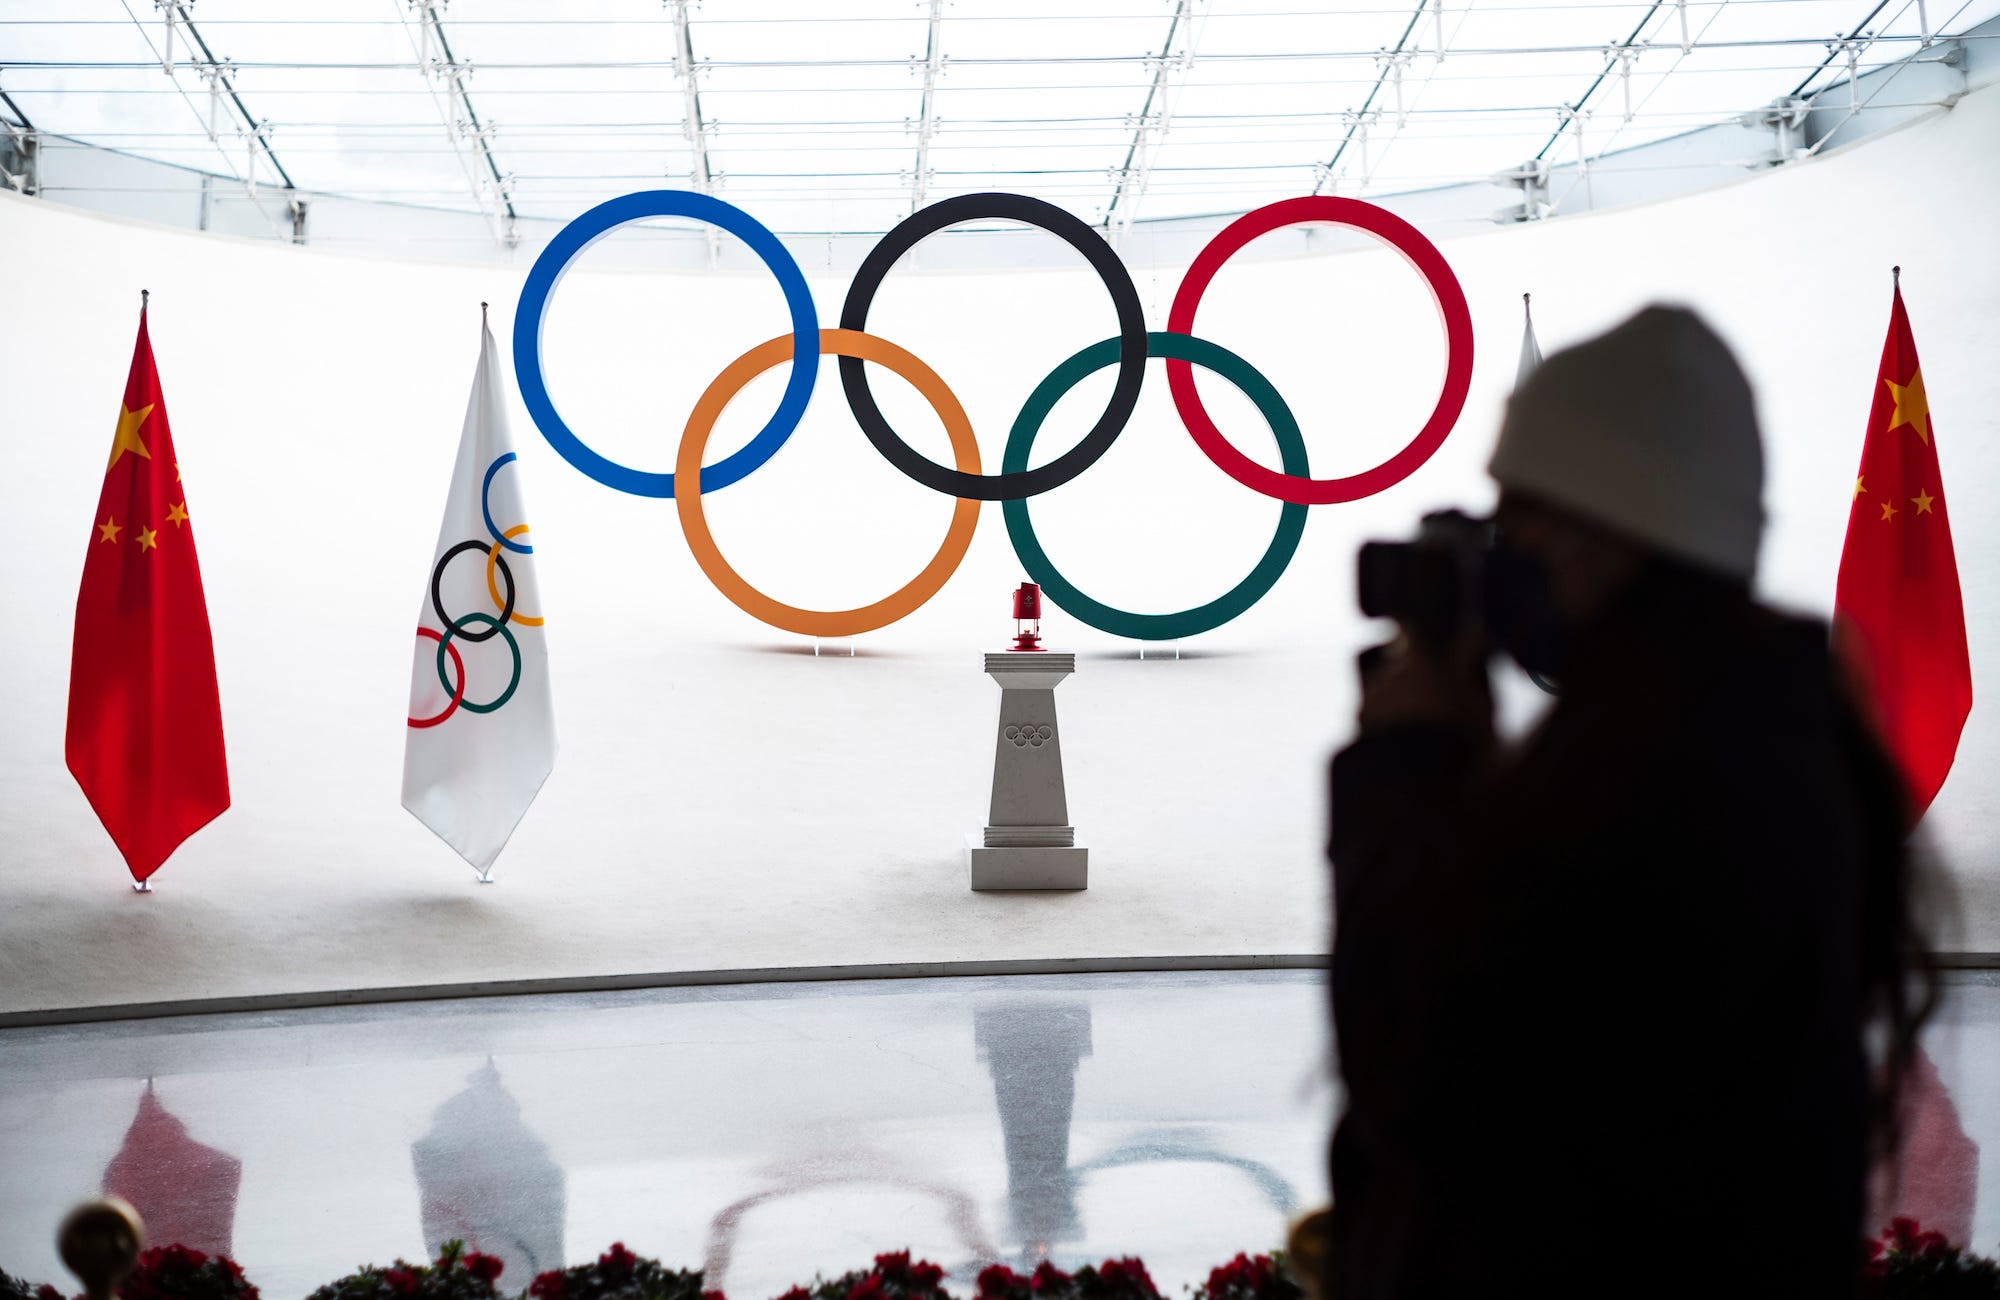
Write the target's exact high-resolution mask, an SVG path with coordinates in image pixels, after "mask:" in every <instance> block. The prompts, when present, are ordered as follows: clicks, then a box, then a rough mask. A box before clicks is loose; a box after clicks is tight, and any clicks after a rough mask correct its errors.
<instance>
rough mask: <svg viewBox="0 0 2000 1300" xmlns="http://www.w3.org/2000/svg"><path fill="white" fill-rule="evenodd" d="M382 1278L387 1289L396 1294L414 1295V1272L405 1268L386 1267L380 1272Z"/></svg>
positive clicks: (415, 1282)
mask: <svg viewBox="0 0 2000 1300" xmlns="http://www.w3.org/2000/svg"><path fill="white" fill-rule="evenodd" d="M382 1280H383V1281H384V1282H387V1283H388V1284H389V1289H390V1290H391V1291H394V1292H395V1293H396V1294H397V1295H415V1294H416V1292H417V1277H416V1274H414V1273H412V1272H410V1270H408V1269H406V1268H392V1269H388V1270H386V1271H385V1272H384V1273H383V1274H382Z"/></svg>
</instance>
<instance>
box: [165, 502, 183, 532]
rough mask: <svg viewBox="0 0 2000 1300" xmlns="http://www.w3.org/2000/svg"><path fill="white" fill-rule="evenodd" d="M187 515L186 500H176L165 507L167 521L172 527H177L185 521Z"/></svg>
mask: <svg viewBox="0 0 2000 1300" xmlns="http://www.w3.org/2000/svg"><path fill="white" fill-rule="evenodd" d="M187 517H188V512H187V502H185V501H176V502H175V503H174V504H173V505H170V506H168V507H167V522H168V523H170V524H172V525H173V526H174V527H176V528H179V527H180V526H181V525H182V524H183V523H185V522H187Z"/></svg>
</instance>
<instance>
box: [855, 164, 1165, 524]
mask: <svg viewBox="0 0 2000 1300" xmlns="http://www.w3.org/2000/svg"><path fill="white" fill-rule="evenodd" d="M981 217H1003V218H1005V219H1007V220H1009V221H1019V222H1021V223H1023V224H1025V225H1030V226H1039V227H1040V228H1041V229H1043V230H1046V231H1048V232H1049V233H1050V234H1052V235H1054V236H1055V237H1056V238H1058V239H1060V240H1062V241H1063V242H1064V243H1066V244H1068V245H1069V246H1070V247H1071V248H1074V249H1075V250H1076V251H1077V252H1079V253H1081V254H1083V258H1084V260H1085V261H1087V262H1089V263H1090V269H1091V270H1093V271H1095V272H1097V278H1098V279H1100V280H1102V281H1103V282H1104V288H1105V291H1106V292H1107V293H1109V294H1110V295H1111V305H1112V306H1113V307H1114V308H1116V309H1117V312H1118V340H1117V342H1118V379H1117V382H1116V384H1115V385H1114V386H1113V387H1112V389H1111V400H1110V401H1108V402H1106V403H1105V405H1104V414H1102V415H1100V416H1098V417H1097V423H1096V424H1094V425H1092V426H1091V428H1090V432H1089V433H1086V434H1085V435H1083V438H1082V439H1081V440H1080V441H1079V442H1078V443H1077V444H1076V446H1074V447H1071V448H1070V449H1069V450H1068V451H1066V452H1064V453H1063V454H1062V455H1060V456H1058V457H1056V458H1055V459H1054V460H1052V461H1050V462H1049V463H1048V464H1046V465H1044V466H1042V467H1041V468H1040V469H1033V470H1031V469H1029V468H1028V467H1027V465H1026V464H1025V463H1024V464H1023V465H1022V466H1021V467H1020V468H1019V469H1016V470H1012V471H1004V472H1002V473H1001V474H999V475H998V476H996V477H994V478H984V477H981V476H979V475H976V474H966V473H964V472H962V471H959V470H949V469H946V468H945V467H944V466H942V465H938V464H934V463H933V462H931V461H929V460H927V459H925V458H924V457H923V456H921V455H919V454H918V453H917V452H916V451H915V450H913V449H912V448H911V447H910V444H908V443H907V442H904V441H903V440H902V438H900V437H898V436H897V434H896V431H895V430H894V429H892V428H890V427H889V422H888V421H887V420H886V419H884V418H883V417H882V408H881V407H879V406H877V405H876V404H875V394H873V393H872V392H870V391H869V390H868V370H867V367H866V366H864V365H863V364H862V363H861V359H860V358H859V357H846V356H844V357H842V358H841V361H840V385H841V388H842V389H843V390H845V392H846V393H847V407H848V409H849V410H850V411H852V412H854V421H855V423H856V424H859V425H860V426H861V432H863V433H865V434H867V435H868V441H870V442H872V443H874V444H875V450H877V451H879V452H881V453H882V455H883V456H884V457H885V458H887V460H888V462H889V463H890V464H891V465H894V466H895V467H896V468H897V469H899V470H902V471H903V473H905V474H907V475H909V476H910V477H911V478H913V479H915V480H916V481H917V482H919V483H921V484H923V485H924V486H925V487H927V488H930V489H931V490H932V491H935V492H942V493H944V494H945V495H946V496H955V497H961V498H964V497H970V498H973V499H974V500H979V501H1006V500H1011V499H1014V498H1017V497H1031V496H1037V495H1039V494H1041V493H1043V492H1047V491H1048V490H1049V489H1051V488H1057V487H1061V486H1062V485H1063V484H1065V483H1067V482H1069V481H1070V480H1071V479H1073V478H1075V477H1076V476H1077V475H1079V474H1081V473H1083V471H1085V470H1087V469H1089V468H1090V467H1091V466H1092V465H1094V464H1096V463H1097V460H1098V458H1099V457H1101V456H1103V455H1104V453H1105V452H1107V451H1109V450H1111V444H1112V443H1113V442H1115V441H1117V439H1118V435H1119V433H1121V432H1122V431H1123V430H1124V428H1125V423H1126V421H1128V420H1130V419H1131V418H1132V411H1133V408H1134V407H1136V406H1137V405H1138V404H1139V387H1140V385H1141V384H1143V383H1144V382H1145V379H1146V313H1145V310H1144V309H1143V308H1142V307H1141V306H1140V305H1139V290H1138V289H1137V288H1135V287H1134V286H1133V284H1132V276H1131V274H1130V273H1129V272H1127V271H1126V269H1125V264H1124V263H1123V262H1121V261H1119V260H1118V254H1117V253H1115V252H1113V251H1112V249H1111V245H1109V244H1107V243H1105V242H1104V237H1103V236H1102V235H1100V234H1098V233H1097V232H1096V231H1095V230H1092V229H1091V228H1090V227H1089V226H1087V225H1085V224H1084V223H1083V222H1081V221H1079V220H1077V218H1075V217H1073V216H1071V215H1070V214H1069V213H1067V212H1064V211H1063V210H1062V209H1061V208H1059V207H1057V206H1055V205H1054V204H1053V203H1044V202H1043V201H1042V200H1040V199H1031V198H1029V197H1027V196H1026V195H1024V194H962V195H960V196H958V197H957V198H952V199H945V200H944V201H943V202H940V203H933V204H931V205H930V206H929V207H927V208H925V209H923V210H922V211H921V212H917V213H915V214H913V215H911V216H909V217H907V218H905V219H904V220H903V221H902V223H901V224H899V225H897V226H896V228H895V229H893V230H891V231H890V232H889V233H888V234H886V235H884V236H882V239H881V242H880V243H878V244H876V245H875V247H874V248H873V249H871V250H869V253H868V256H867V258H866V259H865V260H864V261H863V262H862V263H861V269H860V270H858V271H856V272H855V273H854V282H853V283H852V284H851V285H849V286H848V289H847V302H846V303H845V305H843V306H842V307H841V309H840V327H841V328H842V329H845V330H855V331H857V332H858V331H861V330H865V329H867V328H868V308H869V306H870V305H871V304H872V303H873V302H874V301H875V291H876V290H877V289H879V288H881V287H882V279H883V277H884V276H886V275H888V274H889V269H890V268H891V267H893V266H895V264H896V263H897V262H898V261H899V260H901V258H902V256H903V254H905V253H907V252H909V251H910V250H911V249H912V248H915V247H916V246H917V244H918V243H919V242H920V241H921V240H923V239H924V237H925V236H927V235H931V234H935V233H936V232H937V231H940V230H942V229H944V228H945V227H946V226H950V225H956V224H957V223H959V222H961V221H973V220H977V219H978V218H981Z"/></svg>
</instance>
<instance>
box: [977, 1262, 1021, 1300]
mask: <svg viewBox="0 0 2000 1300" xmlns="http://www.w3.org/2000/svg"><path fill="white" fill-rule="evenodd" d="M1021 1282H1022V1278H1021V1275H1020V1274H1018V1273H1016V1272H1015V1271H1014V1270H1013V1269H1011V1268H1008V1267H1007V1266H1006V1265H1005V1264H989V1265H987V1266H986V1267H985V1268H982V1269H980V1270H979V1294H980V1295H981V1296H989V1297H990V1296H1004V1295H1006V1294H1007V1293H1008V1292H1009V1291H1011V1290H1013V1289H1014V1288H1015V1287H1018V1286H1020V1285H1021Z"/></svg>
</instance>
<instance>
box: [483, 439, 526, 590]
mask: <svg viewBox="0 0 2000 1300" xmlns="http://www.w3.org/2000/svg"><path fill="white" fill-rule="evenodd" d="M514 459H516V457H515V455H514V453H513V452H511V451H510V452H507V453H506V454H504V455H500V456H495V457H494V458H493V463H492V464H491V465H488V466H487V467H486V477H485V478H484V479H482V480H480V483H479V517H480V518H481V519H484V520H485V521H486V531H487V532H489V533H492V534H493V540H494V542H496V543H497V544H499V545H501V546H504V547H506V548H507V549H508V550H510V551H513V552H514V553H515V554H517V555H533V554H534V553H535V548H534V547H532V546H523V545H521V544H520V543H519V542H515V541H509V540H508V539H509V538H512V537H514V536H517V535H518V534H521V533H524V532H526V531H528V526H527V525H526V524H521V525H519V526H518V527H514V528H509V529H508V530H507V531H506V532H504V533H503V532H501V531H500V527H499V525H498V524H495V523H494V522H493V504H492V497H493V476H494V475H495V474H498V473H499V472H500V467H501V466H502V465H505V464H506V463H507V462H508V461H510V460H514ZM487 581H488V582H489V583H490V582H492V579H491V578H490V577H489V578H488V579H487ZM493 603H494V604H496V605H497V604H499V603H500V597H498V596H495V597H494V598H493Z"/></svg>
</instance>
